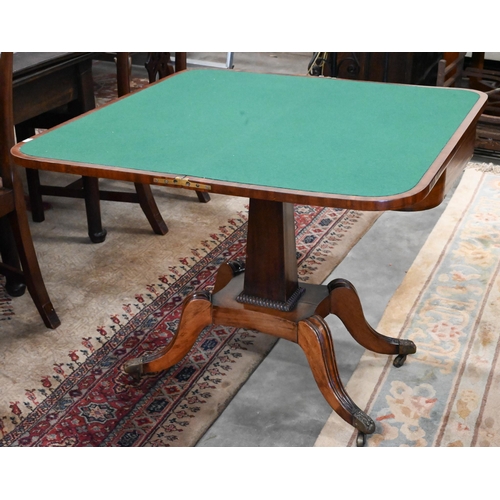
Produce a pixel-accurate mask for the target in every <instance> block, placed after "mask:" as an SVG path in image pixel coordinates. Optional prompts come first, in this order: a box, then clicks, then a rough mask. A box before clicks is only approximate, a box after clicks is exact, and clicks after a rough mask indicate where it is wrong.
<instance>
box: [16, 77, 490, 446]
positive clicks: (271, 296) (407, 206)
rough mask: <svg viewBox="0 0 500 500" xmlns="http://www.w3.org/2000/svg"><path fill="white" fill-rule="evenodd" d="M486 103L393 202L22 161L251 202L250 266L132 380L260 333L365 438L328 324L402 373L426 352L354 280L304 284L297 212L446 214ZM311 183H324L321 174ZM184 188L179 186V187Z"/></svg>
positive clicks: (188, 313)
mask: <svg viewBox="0 0 500 500" xmlns="http://www.w3.org/2000/svg"><path fill="white" fill-rule="evenodd" d="M298 78H300V77H298ZM153 85H154V84H153ZM445 91H446V90H445ZM484 103H485V98H484V97H483V96H481V95H480V96H479V100H478V102H477V104H476V105H475V106H474V108H473V110H472V111H471V112H470V113H469V115H468V116H467V117H466V119H465V120H464V121H463V123H462V124H461V125H460V127H459V128H458V130H457V131H456V132H455V134H454V135H453V137H451V139H450V140H449V141H448V142H447V144H445V145H444V147H443V149H442V150H441V152H440V154H439V155H438V157H437V158H436V159H435V161H434V162H433V163H432V164H431V165H429V169H428V170H427V172H426V173H425V174H424V175H423V176H422V178H421V180H420V181H419V182H418V184H417V185H416V186H415V187H414V188H412V189H411V190H409V191H407V192H404V193H399V194H395V195H393V196H387V197H362V196H344V195H338V194H335V193H323V192H310V191H301V190H289V189H288V190H287V189H280V188H268V187H264V186H259V185H242V184H238V183H235V182H223V181H214V180H211V179H198V178H190V179H189V181H190V182H189V185H188V184H187V183H186V182H183V179H182V178H180V179H179V178H176V177H175V176H173V175H170V174H168V173H158V172H142V171H141V172H138V171H131V170H129V169H124V168H118V167H114V168H110V167H100V166H97V165H88V164H78V163H75V162H61V161H51V160H46V159H41V158H31V157H28V156H26V155H24V154H23V153H22V152H21V151H20V149H19V146H17V147H15V148H14V149H13V154H14V156H15V157H16V159H17V161H19V163H20V164H21V165H23V166H27V167H29V166H36V168H40V169H47V170H57V171H64V172H66V171H67V172H75V173H78V172H80V173H81V172H85V174H86V175H89V176H99V177H101V176H102V177H108V178H115V179H122V180H129V181H133V182H144V183H148V182H149V183H154V184H159V185H169V186H170V185H178V186H179V187H183V188H189V189H195V190H196V189H197V187H199V186H197V184H198V185H204V186H205V187H206V190H209V191H210V192H211V193H218V194H226V195H233V196H243V197H248V198H250V207H249V222H248V233H247V253H246V261H245V262H237V263H234V262H233V263H227V264H224V265H223V266H221V269H220V271H219V274H218V276H217V279H216V282H215V286H214V289H213V290H212V291H211V292H209V291H205V292H196V293H195V294H193V295H192V296H190V297H189V298H188V299H186V301H185V303H184V305H183V310H182V316H181V320H180V322H179V325H178V328H177V330H176V332H172V333H173V338H172V340H170V342H169V343H168V344H167V346H166V347H165V348H163V349H161V350H160V351H159V352H158V353H152V354H151V355H148V356H146V357H142V358H139V359H135V360H130V361H129V362H127V364H126V366H125V371H126V372H127V373H129V374H130V375H132V376H134V377H138V376H140V375H141V374H143V373H148V372H155V371H158V370H165V369H167V368H169V367H171V366H173V365H174V364H175V363H177V362H178V361H180V359H182V357H183V356H184V355H186V354H187V353H188V352H189V350H190V349H191V347H192V346H193V344H194V342H195V341H196V338H197V336H198V335H199V333H200V332H201V330H202V329H203V328H204V327H206V326H209V325H218V324H220V325H226V326H234V327H241V328H249V329H255V330H258V331H260V332H262V333H264V334H269V335H273V336H277V337H279V338H282V339H286V340H289V341H291V342H295V343H297V344H298V345H300V347H301V348H302V349H303V351H304V353H305V356H306V358H307V359H308V362H309V364H310V366H311V369H312V371H313V374H314V377H315V380H316V382H317V384H318V387H319V390H320V391H321V392H322V394H323V395H324V397H325V398H326V400H327V401H328V402H329V404H330V405H331V406H332V408H333V409H334V410H335V411H336V412H337V413H338V414H339V415H340V416H341V417H342V418H343V419H344V420H345V421H346V422H348V423H349V424H351V425H352V426H354V427H355V428H356V429H358V431H359V432H360V436H364V434H369V433H372V432H374V430H375V425H374V422H373V420H372V419H371V418H370V417H369V416H368V415H367V414H366V413H364V412H363V411H362V410H361V409H360V408H358V407H357V406H356V404H355V403H354V402H353V401H352V400H351V398H350V397H349V395H348V394H347V392H346V390H345V388H344V386H343V384H342V381H341V380H340V377H339V374H338V369H337V365H336V359H335V352H334V348H333V340H332V337H331V333H330V331H329V328H328V325H327V323H326V321H325V318H326V317H327V316H328V315H330V314H333V315H336V316H337V317H338V318H340V320H341V321H342V322H343V324H344V325H345V327H346V329H347V331H348V332H349V333H350V334H351V335H352V337H353V338H354V339H355V340H356V341H357V342H358V343H359V344H361V345H362V346H364V347H365V348H367V349H370V350H373V351H375V352H379V353H384V354H388V355H394V356H396V358H395V360H394V364H395V366H401V365H402V364H403V362H404V360H405V358H406V356H407V355H408V354H412V353H414V352H415V351H416V346H415V345H414V344H413V342H411V341H409V340H406V339H395V338H390V337H386V336H385V335H383V334H382V333H379V332H377V331H375V330H374V329H373V328H372V327H371V326H370V325H369V324H368V323H367V321H366V319H365V317H364V314H363V310H362V306H361V302H360V300H359V297H358V294H357V292H356V290H355V288H354V286H353V285H352V284H351V283H349V282H348V281H346V280H342V279H337V280H334V281H332V283H330V284H329V285H328V286H323V285H311V284H308V283H299V281H298V273H297V258H296V244H295V222H294V208H293V204H294V203H302V204H309V205H319V206H329V207H336V208H348V209H356V210H375V211H382V210H410V211H411V210H424V209H427V208H431V207H433V206H436V205H438V204H439V203H440V202H441V201H442V199H443V197H444V196H445V195H446V192H447V190H448V189H449V188H450V186H451V184H452V183H453V182H454V180H455V179H456V178H457V176H458V175H459V174H460V172H461V171H462V169H463V167H464V166H465V163H466V162H467V160H468V159H469V158H470V156H471V155H472V152H473V137H474V130H475V126H476V122H477V117H478V115H479V114H480V112H481V109H482V108H483V106H484ZM388 154H390V153H388ZM401 168H404V165H402V166H401ZM310 175H314V169H313V168H311V171H310ZM174 180H176V183H175V184H172V181H174Z"/></svg>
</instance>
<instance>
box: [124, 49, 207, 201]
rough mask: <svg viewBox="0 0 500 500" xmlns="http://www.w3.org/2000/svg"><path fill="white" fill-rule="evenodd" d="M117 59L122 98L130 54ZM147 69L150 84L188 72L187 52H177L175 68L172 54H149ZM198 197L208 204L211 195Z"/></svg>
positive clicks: (126, 87) (127, 88) (127, 81)
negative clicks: (180, 72) (171, 57)
mask: <svg viewBox="0 0 500 500" xmlns="http://www.w3.org/2000/svg"><path fill="white" fill-rule="evenodd" d="M116 59H117V70H118V95H119V96H120V97H121V96H124V95H126V94H129V93H130V71H131V57H130V53H129V52H117V54H116ZM145 67H146V70H147V72H148V78H149V83H150V84H151V83H154V82H156V81H158V80H161V79H162V78H166V77H167V76H170V75H173V74H174V73H177V72H179V71H184V70H186V69H187V54H186V52H176V53H175V66H174V65H173V64H172V61H171V59H170V52H148V58H147V61H146V63H145ZM174 68H175V69H174ZM196 195H197V196H198V200H199V201H200V202H201V203H208V202H209V201H210V195H209V194H208V193H206V192H204V191H196Z"/></svg>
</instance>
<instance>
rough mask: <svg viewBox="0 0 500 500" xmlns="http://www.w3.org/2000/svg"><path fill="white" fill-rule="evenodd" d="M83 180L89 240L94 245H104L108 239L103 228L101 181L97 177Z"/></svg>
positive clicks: (83, 178)
mask: <svg viewBox="0 0 500 500" xmlns="http://www.w3.org/2000/svg"><path fill="white" fill-rule="evenodd" d="M82 180H83V192H84V197H85V209H86V211H87V225H88V233H89V238H90V240H91V241H92V243H102V242H103V241H104V240H105V239H106V232H107V231H106V229H103V228H102V221H101V201H100V199H99V179H98V178H97V177H82Z"/></svg>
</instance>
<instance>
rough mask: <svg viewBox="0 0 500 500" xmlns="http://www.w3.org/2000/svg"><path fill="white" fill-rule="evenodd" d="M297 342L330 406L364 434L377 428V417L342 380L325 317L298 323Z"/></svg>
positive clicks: (313, 317)
mask: <svg viewBox="0 0 500 500" xmlns="http://www.w3.org/2000/svg"><path fill="white" fill-rule="evenodd" d="M297 343H298V344H299V345H300V347H301V348H302V350H303V351H304V353H305V355H306V357H307V360H308V362H309V365H310V367H311V370H312V372H313V375H314V379H315V380H316V383H317V384H318V387H319V389H320V391H321V393H322V394H323V396H324V398H325V399H326V400H327V401H328V403H329V404H330V406H331V407H332V408H333V409H334V410H335V412H336V413H337V414H338V415H339V416H340V417H342V418H343V419H344V420H345V421H346V422H347V423H348V424H350V425H352V426H353V427H355V428H356V429H358V431H359V432H360V435H361V436H364V435H365V434H371V433H373V432H374V431H375V423H374V422H373V420H372V419H371V418H370V417H369V416H368V415H367V414H366V413H365V412H364V411H362V410H361V409H360V408H358V406H356V404H355V403H354V402H353V401H352V399H351V398H350V396H349V395H348V394H347V392H346V390H345V388H344V385H343V384H342V381H341V380H340V376H339V372H338V369H337V363H336V361H335V351H334V349H333V339H332V336H331V334H330V329H329V328H328V325H327V324H326V322H325V320H324V319H323V318H322V317H321V316H318V315H315V316H311V317H310V318H308V319H306V320H302V321H300V322H299V323H298V337H297Z"/></svg>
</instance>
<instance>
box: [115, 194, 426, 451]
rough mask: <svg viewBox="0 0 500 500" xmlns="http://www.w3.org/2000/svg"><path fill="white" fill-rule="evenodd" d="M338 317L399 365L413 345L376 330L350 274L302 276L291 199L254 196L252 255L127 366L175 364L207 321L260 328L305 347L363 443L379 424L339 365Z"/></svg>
mask: <svg viewBox="0 0 500 500" xmlns="http://www.w3.org/2000/svg"><path fill="white" fill-rule="evenodd" d="M329 314H334V315H336V316H338V317H339V318H340V319H341V320H342V322H343V323H344V325H345V327H346V328H347V330H348V331H349V333H350V334H351V335H352V337H353V338H354V339H355V340H356V341H357V342H358V343H360V344H361V345H362V346H364V347H365V348H367V349H370V350H372V351H375V352H379V353H384V354H396V355H398V357H397V358H396V361H397V362H395V363H394V364H395V366H401V365H402V364H403V362H404V360H405V358H406V355H407V354H411V353H414V352H415V351H416V347H415V344H414V343H413V342H411V341H409V340H404V339H403V340H402V339H394V338H390V337H386V336H384V335H381V334H379V333H378V332H376V331H375V330H374V329H373V328H372V327H371V326H370V325H369V324H368V323H367V321H366V319H365V317H364V314H363V310H362V307H361V302H360V300H359V297H358V294H357V292H356V290H355V288H354V287H353V286H352V284H351V283H349V282H348V281H346V280H341V279H336V280H333V281H332V282H331V283H330V284H329V285H328V286H323V285H310V284H307V283H302V284H300V286H299V283H298V278H297V258H296V250H295V225H294V212H293V205H289V204H284V203H281V202H273V201H264V200H251V201H250V212H249V222H248V237H247V259H246V263H243V262H230V263H227V264H223V265H222V266H221V267H220V269H219V273H218V275H217V279H216V283H215V287H214V290H213V292H212V293H209V292H196V293H194V294H192V295H191V296H190V297H188V298H187V299H186V301H185V303H184V306H183V310H182V315H181V319H180V323H179V326H178V329H177V332H176V333H175V335H174V338H173V339H172V340H171V341H170V343H169V344H168V345H167V346H166V347H165V348H164V349H163V350H162V351H161V352H159V353H157V354H152V355H149V356H145V357H143V358H139V359H135V360H131V361H129V362H128V363H127V364H126V365H125V367H124V369H125V371H126V372H127V373H129V374H131V375H133V376H135V377H140V376H141V375H142V374H143V373H147V372H155V371H160V370H164V369H166V368H169V367H171V366H173V365H174V364H176V363H178V362H179V361H180V360H181V359H182V358H183V357H184V356H185V355H186V354H187V353H188V352H189V350H190V349H191V348H192V346H193V345H194V343H195V341H196V339H197V337H198V335H199V334H200V332H201V330H202V329H203V328H204V327H206V326H208V325H225V326H232V327H237V328H248V329H254V330H259V331H261V332H263V333H267V334H270V335H274V336H277V337H280V338H283V339H286V340H290V341H291V342H295V343H297V344H298V345H300V347H301V348H302V350H303V351H304V353H305V355H306V357H307V359H308V362H309V364H310V366H311V370H312V372H313V375H314V377H315V380H316V382H317V384H318V387H319V389H320V391H321V392H322V394H323V396H324V397H325V399H326V400H327V401H328V403H329V404H330V406H331V407H332V408H333V410H334V411H335V412H336V413H337V414H338V415H339V416H340V417H341V418H343V419H344V420H345V421H346V422H348V423H349V424H350V425H352V426H353V427H354V428H356V429H357V430H358V431H359V435H358V446H362V445H363V444H364V440H365V435H366V434H371V433H373V432H374V431H375V423H374V422H373V420H372V419H371V418H370V417H369V416H368V415H367V414H366V413H365V412H364V411H362V410H361V409H360V408H359V407H358V406H356V404H355V403H354V402H353V401H352V399H351V398H350V397H349V395H348V394H347V392H346V390H345V388H344V385H343V384H342V381H341V379H340V376H339V372H338V369H337V364H336V358H335V351H334V348H333V339H332V336H331V332H330V329H329V327H328V325H327V323H326V321H325V320H324V318H325V317H326V316H328V315H329Z"/></svg>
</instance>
